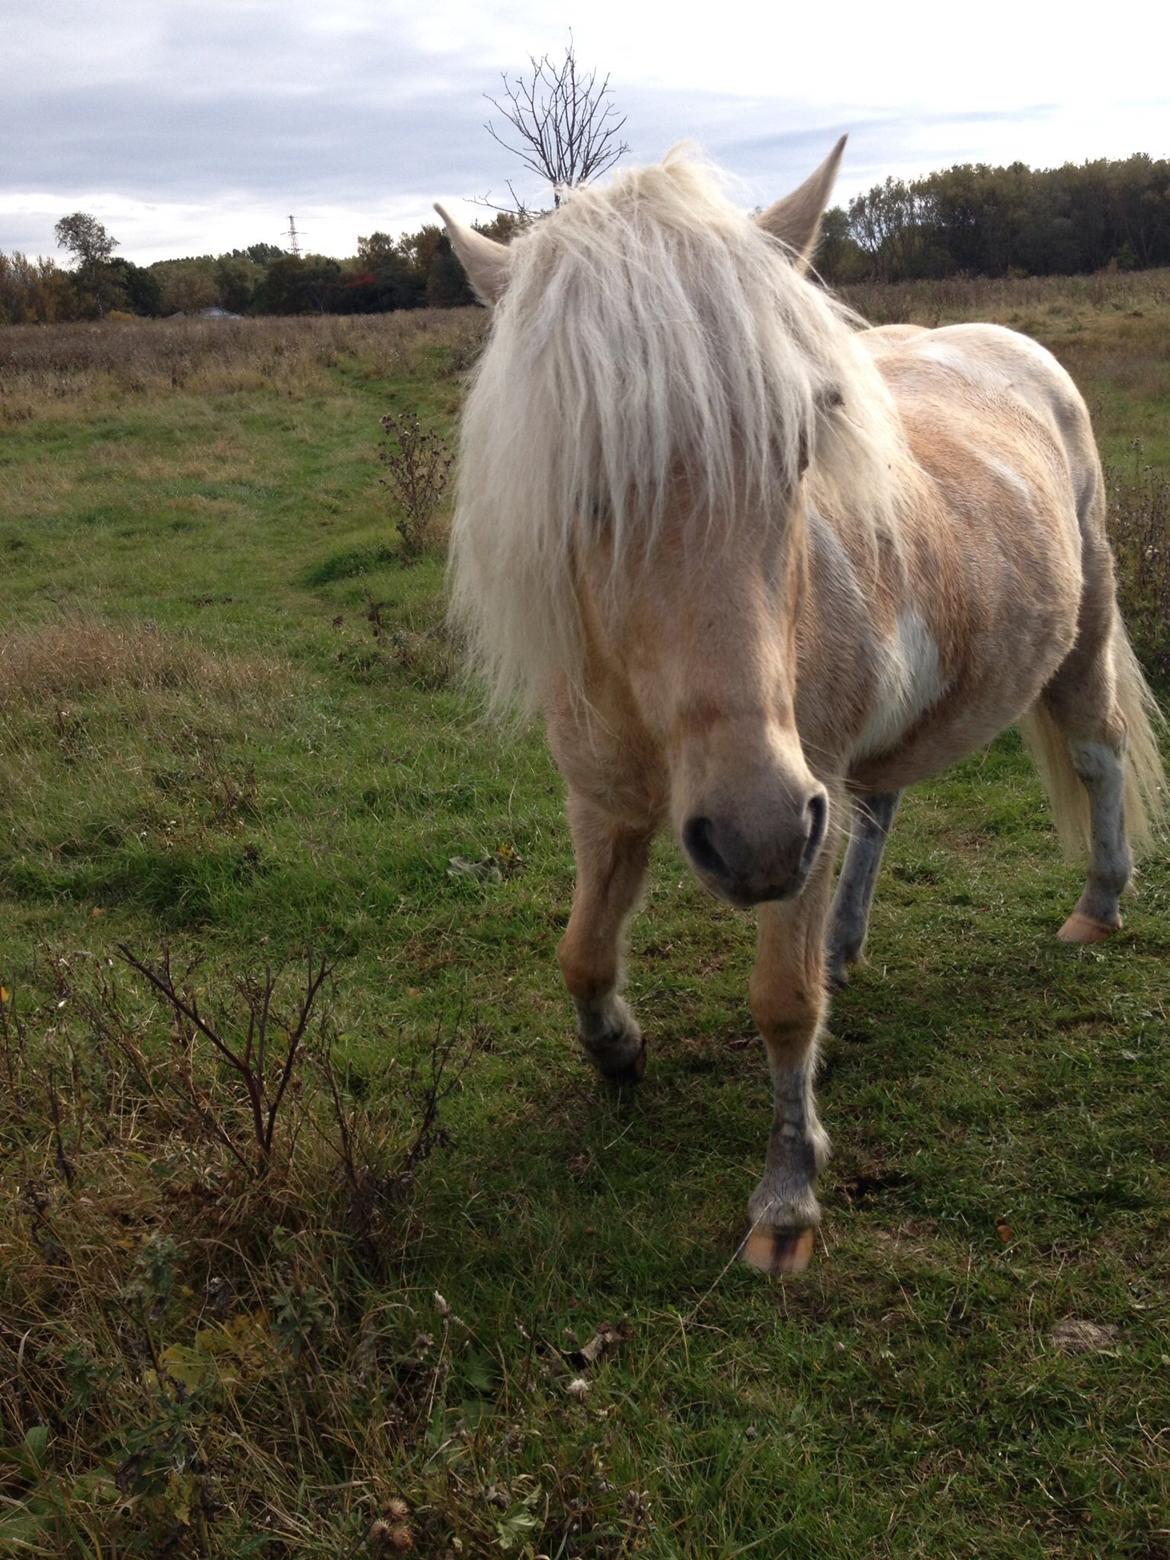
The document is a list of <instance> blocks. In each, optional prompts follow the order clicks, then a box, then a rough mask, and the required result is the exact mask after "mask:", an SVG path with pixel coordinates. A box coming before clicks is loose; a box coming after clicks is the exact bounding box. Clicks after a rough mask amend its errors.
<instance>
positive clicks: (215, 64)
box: [0, 0, 1170, 264]
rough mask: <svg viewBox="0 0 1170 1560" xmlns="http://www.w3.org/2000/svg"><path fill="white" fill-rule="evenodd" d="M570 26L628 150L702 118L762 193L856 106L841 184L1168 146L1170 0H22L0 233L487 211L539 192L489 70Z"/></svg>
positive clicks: (223, 235) (9, 245)
mask: <svg viewBox="0 0 1170 1560" xmlns="http://www.w3.org/2000/svg"><path fill="white" fill-rule="evenodd" d="M1160 11H1161V13H1162V20H1161V21H1157V20H1153V19H1152V18H1156V17H1157V15H1158V14H1159V12H1160ZM570 29H571V31H572V36H573V38H574V41H575V45H576V50H577V57H578V59H579V61H580V62H581V63H582V64H584V65H587V66H597V67H599V69H600V72H601V73H602V74H605V73H606V72H608V73H609V76H610V86H611V89H612V93H613V101H614V103H615V105H616V107H617V108H619V109H620V110H621V112H623V113H624V114H625V115H626V125H625V128H624V131H623V137H624V139H625V140H626V141H628V142H629V146H630V151H629V154H628V156H627V158H626V161H627V162H650V161H653V160H655V159H656V158H658V157H660V156H661V155H662V154H663V153H664V152H665V151H666V150H667V148H668V147H670V146H671V145H673V144H674V143H675V142H676V141H679V140H684V139H686V140H693V141H695V142H697V143H698V144H699V145H700V146H701V147H702V148H703V149H704V150H705V151H706V152H707V153H708V154H709V155H710V156H712V157H713V158H714V159H715V160H716V161H717V162H719V163H720V164H722V165H723V166H724V167H725V168H726V169H727V170H728V171H729V173H730V174H731V175H732V176H733V178H734V180H735V181H736V182H735V185H734V190H735V191H736V192H737V193H738V195H739V197H740V198H741V199H742V202H743V204H744V205H745V206H752V205H757V204H767V203H770V202H771V201H773V200H775V199H776V198H777V197H778V196H779V195H782V194H784V193H786V191H787V190H789V189H790V188H792V187H793V186H794V185H796V184H798V183H799V182H800V181H801V180H802V179H803V178H804V177H805V176H806V174H808V173H809V172H810V171H811V170H812V168H813V167H814V166H815V165H816V164H817V163H818V162H819V161H820V160H821V159H822V157H823V156H824V155H825V154H826V153H827V151H828V150H829V148H830V147H831V146H832V144H833V142H834V141H835V139H836V138H837V136H838V135H840V134H842V133H843V132H848V133H849V137H850V139H849V146H848V149H847V151H846V157H845V163H844V165H843V169H842V174H841V180H840V183H839V185H838V188H837V199H839V200H844V199H847V198H848V197H849V196H850V195H854V194H856V193H858V192H859V191H861V190H865V189H868V188H869V187H870V186H871V185H873V184H875V183H877V182H879V181H880V180H882V179H884V178H885V177H886V176H887V175H888V174H892V175H894V176H895V177H903V178H905V177H912V176H914V175H917V174H921V173H926V172H929V171H930V170H932V169H935V168H944V167H949V166H950V165H951V164H953V163H956V162H991V163H1003V162H1012V161H1016V160H1019V161H1023V162H1026V163H1029V164H1031V165H1032V166H1034V167H1050V166H1053V165H1055V164H1058V163H1062V162H1067V161H1074V162H1078V161H1081V160H1083V159H1085V158H1090V157H1124V156H1128V155H1129V154H1130V153H1131V152H1135V151H1144V152H1148V153H1150V154H1151V155H1152V156H1156V157H1157V156H1162V157H1164V156H1167V155H1168V154H1170V72H1167V70H1166V58H1167V54H1168V52H1170V50H1168V45H1170V12H1167V10H1166V9H1165V8H1164V7H1160V6H1157V5H1154V4H1145V3H1136V0H1118V3H1115V4H1113V5H1111V6H1110V7H1109V8H1108V10H1107V11H1102V10H1101V8H1100V7H1099V6H1097V7H1095V8H1094V9H1093V11H1092V12H1090V11H1089V10H1088V8H1087V7H1086V8H1084V9H1083V11H1082V10H1080V9H1079V8H1078V6H1077V4H1076V0H1070V3H1066V4H1065V5H1064V6H1063V7H1061V8H1060V9H1059V11H1057V10H1056V9H1054V8H1053V7H1052V5H1051V4H1050V0H1044V3H1043V4H1040V3H1036V0H1014V3H1005V0H987V3H982V0H981V3H980V4H977V5H956V6H944V5H941V4H939V3H938V0H930V3H920V0H911V3H906V4H902V3H899V0H890V3H888V4H883V5H879V4H877V3H875V0H834V4H832V5H831V6H830V5H824V4H822V5H815V4H813V5H810V4H808V3H807V0H802V3H800V4H790V5H787V6H785V5H781V4H778V3H777V0H755V3H753V4H748V3H745V0H720V3H718V4H715V5H713V4H711V0H707V3H705V4H704V5H703V6H701V7H698V6H695V7H691V6H689V5H688V4H687V3H686V0H675V3H674V4H672V5H670V6H669V7H666V6H654V5H650V4H647V3H646V0H642V3H641V4H637V3H634V0H590V6H589V9H588V11H587V13H586V14H574V11H573V10H572V9H570V8H566V7H565V6H564V5H563V4H560V3H554V0H508V3H507V4H502V3H499V0H430V3H427V0H422V3H418V0H416V3H415V4H413V5H408V4H405V3H403V0H198V3H192V0H53V3H52V4H46V3H44V0H0V100H2V101H3V104H4V129H3V134H2V135H0V250H13V249H17V250H22V251H24V252H25V253H29V254H53V253H55V252H56V250H55V243H54V237H53V225H54V223H55V222H56V221H57V219H58V218H59V217H62V216H65V215H67V214H68V213H70V212H73V211H78V210H80V211H87V212H91V213H92V214H93V215H94V216H96V217H97V218H98V220H99V221H101V222H102V223H103V224H104V225H105V226H106V228H107V229H108V230H109V232H110V233H111V234H112V235H113V236H114V237H115V238H117V239H118V240H119V245H120V247H119V250H118V253H119V254H121V255H124V256H125V257H126V258H127V259H130V260H133V261H136V262H137V263H139V264H148V263H149V262H151V261H153V260H160V259H168V258H173V257H178V256H182V255H191V254H208V253H211V254H217V253H221V252H223V251H225V250H228V249H232V248H236V247H240V248H243V247H245V246H247V245H248V244H252V243H258V242H266V243H274V244H282V245H284V244H287V239H286V238H284V237H282V234H283V233H284V232H285V230H286V229H287V228H288V219H289V215H290V214H292V215H294V216H295V218H296V225H297V228H298V230H299V232H300V233H301V235H302V237H301V243H302V248H303V249H304V250H306V251H313V252H318V253H322V254H333V255H337V256H339V257H341V256H346V255H351V254H353V253H354V252H355V251H356V247H357V238H358V235H359V234H362V235H364V234H368V233H371V232H374V231H383V232H389V233H398V232H401V231H404V230H410V229H415V228H417V227H419V226H420V225H421V224H422V223H423V222H424V221H428V220H434V218H433V212H432V209H431V203H432V201H434V200H441V201H443V203H444V204H445V205H448V206H449V207H450V208H451V209H453V210H454V212H455V214H456V215H459V216H462V217H464V218H465V219H473V218H475V217H477V216H478V217H483V216H485V215H490V212H489V211H486V210H485V208H484V207H482V206H478V207H477V206H476V205H475V204H473V202H474V201H476V200H477V199H484V198H486V199H490V200H493V201H496V202H498V203H500V204H505V203H506V202H507V199H508V194H507V183H506V181H507V180H508V179H509V178H512V179H513V180H514V182H515V183H516V187H517V190H518V192H519V193H520V194H521V195H524V196H525V197H526V198H528V199H529V200H533V199H534V198H535V197H536V196H537V194H538V191H537V187H536V186H535V185H534V184H533V183H532V181H527V182H526V181H525V179H524V177H523V175H522V170H521V169H520V168H519V165H518V163H517V162H516V160H515V159H514V158H512V157H510V156H509V154H508V153H507V152H505V151H504V150H503V149H502V148H501V147H500V146H498V145H497V144H496V143H495V142H494V141H493V140H492V138H491V137H490V136H489V135H488V133H487V131H486V130H485V128H484V126H485V123H486V122H487V121H488V120H489V119H492V118H493V117H494V111H493V109H492V106H491V104H490V103H489V102H488V101H487V99H486V97H485V94H487V93H493V94H498V91H499V84H500V76H501V73H502V72H507V73H509V74H515V73H517V72H519V71H523V70H524V69H526V68H527V64H528V59H529V56H530V55H532V54H537V55H539V54H543V53H545V52H549V53H553V54H559V53H560V52H561V51H562V50H563V48H564V46H565V43H566V41H567V40H568V37H569V34H570ZM497 122H498V121H497ZM535 203H536V204H540V201H539V199H536V200H535ZM62 258H64V257H62Z"/></svg>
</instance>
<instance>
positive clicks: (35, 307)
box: [0, 212, 520, 325]
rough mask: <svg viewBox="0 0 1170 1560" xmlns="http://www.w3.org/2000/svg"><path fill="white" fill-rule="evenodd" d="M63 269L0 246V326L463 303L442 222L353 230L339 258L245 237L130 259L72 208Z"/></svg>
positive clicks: (488, 226) (509, 230) (500, 220)
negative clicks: (351, 247) (351, 249)
mask: <svg viewBox="0 0 1170 1560" xmlns="http://www.w3.org/2000/svg"><path fill="white" fill-rule="evenodd" d="M519 221H520V219H519V218H518V217H517V216H515V215H512V214H510V213H508V212H499V213H497V214H496V215H495V216H494V217H493V218H492V220H491V221H490V222H485V223H477V224H476V226H477V227H479V229H480V231H481V232H484V233H486V234H488V236H489V237H491V238H495V239H499V240H500V241H501V242H506V241H507V240H508V239H509V238H511V237H512V235H513V233H514V232H515V230H516V227H517V225H518V223H519ZM56 231H57V239H58V243H59V244H60V245H61V246H62V247H64V248H66V249H67V250H68V251H69V253H70V254H71V255H72V257H73V261H74V264H73V267H72V269H66V268H65V267H63V266H61V265H59V264H58V263H57V262H56V261H55V260H52V259H48V258H44V257H38V258H32V257H30V256H28V255H24V254H20V253H14V254H4V253H0V325H2V324H10V325H19V324H29V323H34V324H35V323H38V322H52V321H59V320H86V319H99V318H104V317H109V316H114V317H119V316H123V315H139V316H155V317H166V316H169V315H173V314H198V313H200V312H201V311H202V310H204V309H210V308H219V309H223V310H226V311H227V312H228V313H230V314H380V313H386V312H389V311H390V310H393V309H414V308H420V307H423V306H427V307H430V308H453V307H457V306H458V305H460V304H468V303H472V302H473V301H474V300H473V298H472V294H471V290H470V288H469V287H468V285H467V279H466V277H465V276H464V274H463V268H462V267H461V266H460V264H459V262H458V260H457V259H456V258H455V256H454V254H453V253H452V250H451V245H450V243H449V242H448V240H447V236H446V234H445V233H444V232H443V230H442V229H441V228H439V227H437V226H435V225H434V224H430V223H428V224H426V225H425V226H423V227H422V228H420V229H419V230H418V232H416V233H405V234H403V235H402V236H401V237H399V238H391V237H390V235H389V234H387V233H371V234H370V235H369V236H368V237H366V238H359V239H358V243H357V253H356V254H355V255H353V256H351V257H350V258H348V259H345V260H335V259H332V258H331V257H330V256H328V255H314V254H309V255H293V254H289V253H287V252H286V251H285V250H283V249H280V248H278V247H277V246H276V245H275V244H251V245H249V246H248V247H247V248H246V249H233V250H231V251H229V252H228V253H227V254H221V255H195V256H189V257H187V258H185V259H181V260H158V261H156V262H155V263H154V264H153V265H149V266H140V265H135V264H134V263H133V261H130V260H126V259H123V258H121V257H120V256H116V255H114V253H113V251H114V249H116V248H117V240H116V239H114V238H112V237H111V236H110V235H109V234H108V233H107V232H106V230H105V228H104V227H103V226H102V224H101V223H100V222H98V221H97V219H96V218H94V217H93V216H91V215H90V214H88V213H86V212H74V213H73V214H72V216H69V217H63V218H62V219H61V221H60V222H58V224H57V229H56Z"/></svg>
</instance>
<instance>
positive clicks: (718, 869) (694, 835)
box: [683, 818, 727, 877]
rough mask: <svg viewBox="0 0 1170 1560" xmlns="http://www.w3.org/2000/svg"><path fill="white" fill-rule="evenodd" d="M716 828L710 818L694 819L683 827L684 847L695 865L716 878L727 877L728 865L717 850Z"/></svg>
mask: <svg viewBox="0 0 1170 1560" xmlns="http://www.w3.org/2000/svg"><path fill="white" fill-rule="evenodd" d="M714 834H715V826H714V824H713V823H712V822H711V820H710V818H692V819H690V821H689V822H688V823H687V824H686V825H685V826H684V827H683V845H684V846H685V847H686V850H687V853H688V855H689V856H690V858H691V860H692V861H693V862H694V863H695V865H696V866H697V867H699V868H701V870H702V871H704V872H710V873H712V874H713V875H714V876H715V877H726V875H727V864H726V863H725V862H724V860H723V857H722V856H721V855H720V854H719V852H718V851H717V850H716V848H715V840H714Z"/></svg>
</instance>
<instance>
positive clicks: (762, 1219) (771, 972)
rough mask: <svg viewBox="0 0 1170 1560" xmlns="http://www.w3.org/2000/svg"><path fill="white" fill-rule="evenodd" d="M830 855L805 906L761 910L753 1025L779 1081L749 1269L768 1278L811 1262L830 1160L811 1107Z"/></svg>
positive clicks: (746, 1252)
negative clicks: (823, 1174)
mask: <svg viewBox="0 0 1170 1560" xmlns="http://www.w3.org/2000/svg"><path fill="white" fill-rule="evenodd" d="M832 871H833V868H832V860H831V853H830V852H828V851H826V852H825V853H824V860H823V861H821V862H820V863H818V865H817V867H816V868H815V869H814V873H813V877H812V878H811V880H810V881H809V883H808V885H807V887H806V888H805V890H804V892H803V893H802V894H801V895H800V897H799V898H798V899H794V900H780V901H773V902H770V903H768V904H763V905H761V906H760V908H759V912H758V914H759V936H758V947H757V955H756V965H755V969H754V970H753V972H752V982H751V1005H752V1016H753V1017H754V1019H755V1021H756V1024H757V1026H758V1028H759V1031H760V1034H761V1035H762V1036H763V1040H764V1046H765V1048H766V1050H767V1053H768V1066H769V1068H770V1070H771V1074H772V1098H773V1117H772V1131H771V1133H770V1134H769V1137H768V1153H767V1158H766V1160H765V1162H764V1174H763V1178H762V1180H761V1181H760V1184H759V1186H757V1187H756V1189H755V1191H754V1192H753V1193H752V1197H751V1200H750V1201H749V1203H748V1217H749V1219H750V1220H751V1225H750V1228H749V1229H748V1233H747V1235H746V1237H745V1238H744V1242H743V1246H742V1248H741V1250H742V1255H743V1257H744V1260H745V1261H747V1262H749V1263H750V1264H751V1266H752V1267H756V1268H759V1269H761V1270H762V1271H763V1272H765V1273H799V1272H801V1271H802V1270H803V1269H804V1268H806V1267H807V1266H808V1262H809V1258H810V1257H811V1256H812V1250H813V1242H814V1238H815V1237H814V1232H815V1230H816V1226H817V1225H818V1224H819V1223H820V1217H821V1211H820V1206H819V1204H818V1203H817V1199H816V1194H815V1192H814V1190H813V1187H814V1184H815V1181H816V1176H817V1171H818V1170H819V1169H820V1167H821V1165H822V1164H823V1163H824V1161H825V1159H826V1158H827V1156H828V1152H829V1139H828V1137H827V1136H826V1134H825V1131H824V1129H823V1127H822V1126H821V1124H820V1122H819V1121H818V1119H817V1108H816V1102H815V1101H814V1099H813V1074H814V1072H815V1070H816V1060H817V1041H818V1039H819V1037H820V1032H821V1026H822V1024H823V1022H824V1019H825V1015H826V1012H827V1011H828V998H827V996H826V993H825V922H826V920H827V917H828V908H829V891H830V887H831V883H832Z"/></svg>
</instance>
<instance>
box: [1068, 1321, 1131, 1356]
mask: <svg viewBox="0 0 1170 1560" xmlns="http://www.w3.org/2000/svg"><path fill="white" fill-rule="evenodd" d="M1120 1336H1121V1334H1120V1330H1119V1329H1118V1328H1116V1327H1113V1326H1111V1325H1110V1324H1108V1323H1101V1322H1087V1321H1085V1320H1084V1318H1083V1317H1080V1316H1066V1317H1065V1318H1064V1319H1063V1320H1062V1321H1059V1322H1057V1324H1056V1326H1055V1327H1054V1328H1053V1329H1052V1341H1053V1343H1054V1344H1055V1345H1056V1347H1057V1348H1058V1349H1063V1350H1064V1352H1065V1353H1066V1354H1091V1353H1100V1352H1101V1351H1102V1350H1104V1349H1112V1348H1113V1347H1114V1346H1115V1345H1116V1343H1117V1342H1118V1339H1119V1338H1120Z"/></svg>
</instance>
